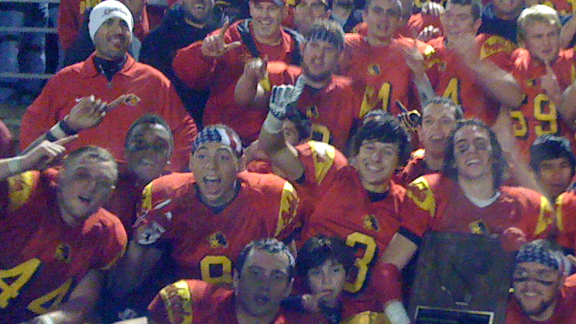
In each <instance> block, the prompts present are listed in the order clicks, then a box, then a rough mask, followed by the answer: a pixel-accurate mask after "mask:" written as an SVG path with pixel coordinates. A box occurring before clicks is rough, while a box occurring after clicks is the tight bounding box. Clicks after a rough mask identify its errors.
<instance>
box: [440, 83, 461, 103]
mask: <svg viewBox="0 0 576 324" xmlns="http://www.w3.org/2000/svg"><path fill="white" fill-rule="evenodd" d="M442 97H444V98H450V100H452V102H453V103H455V104H457V105H461V103H460V80H458V78H452V79H450V82H448V86H447V87H446V90H444V94H443V95H442Z"/></svg>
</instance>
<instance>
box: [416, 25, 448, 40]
mask: <svg viewBox="0 0 576 324" xmlns="http://www.w3.org/2000/svg"><path fill="white" fill-rule="evenodd" d="M440 36H442V31H441V30H440V28H438V27H434V26H432V25H430V26H426V27H424V28H423V29H422V31H421V32H420V33H419V34H418V36H417V37H416V39H418V40H420V41H423V42H428V41H430V40H431V39H434V38H436V37H440Z"/></svg>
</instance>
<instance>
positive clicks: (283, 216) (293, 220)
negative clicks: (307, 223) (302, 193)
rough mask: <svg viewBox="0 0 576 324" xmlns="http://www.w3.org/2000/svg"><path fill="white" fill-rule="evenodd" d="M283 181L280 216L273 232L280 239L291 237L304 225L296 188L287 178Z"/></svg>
mask: <svg viewBox="0 0 576 324" xmlns="http://www.w3.org/2000/svg"><path fill="white" fill-rule="evenodd" d="M282 180H283V179H282ZM283 182H284V183H283V184H282V189H281V192H280V195H279V196H280V197H279V198H280V202H279V208H278V217H277V222H276V224H274V228H275V229H274V232H273V236H274V237H275V238H277V239H279V240H285V239H287V238H290V237H291V236H292V234H293V233H294V232H295V231H296V229H297V228H298V227H300V226H302V220H301V219H300V215H299V213H298V204H299V198H298V195H297V194H296V189H294V187H293V186H292V184H291V183H290V182H288V181H286V180H283ZM277 199H278V198H277Z"/></svg>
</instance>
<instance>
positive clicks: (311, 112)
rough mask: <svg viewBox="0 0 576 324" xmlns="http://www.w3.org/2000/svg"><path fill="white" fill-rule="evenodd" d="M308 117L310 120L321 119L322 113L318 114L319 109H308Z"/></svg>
mask: <svg viewBox="0 0 576 324" xmlns="http://www.w3.org/2000/svg"><path fill="white" fill-rule="evenodd" d="M306 117H308V118H318V117H320V113H319V112H318V107H316V106H312V107H308V109H306Z"/></svg>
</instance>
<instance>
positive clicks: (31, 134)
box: [20, 75, 60, 150]
mask: <svg viewBox="0 0 576 324" xmlns="http://www.w3.org/2000/svg"><path fill="white" fill-rule="evenodd" d="M58 78H59V76H58V75H56V76H53V77H52V78H51V79H50V80H49V81H48V83H47V84H46V86H45V87H44V89H43V90H42V93H40V95H39V96H38V98H36V100H34V102H33V103H32V105H30V106H29V107H28V109H26V113H24V116H23V117H22V123H21V125H20V150H24V149H25V148H26V147H27V146H28V145H30V144H32V142H34V140H35V139H36V138H38V137H40V136H41V135H43V134H44V133H46V132H47V131H48V130H50V128H51V127H52V126H54V125H55V124H56V123H57V122H58V121H60V118H59V116H58V113H59V111H58V109H56V108H55V107H53V106H52V103H53V102H55V100H54V98H53V96H54V94H56V93H58V89H57V88H56V86H55V85H57V84H58V81H57V79H58Z"/></svg>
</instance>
